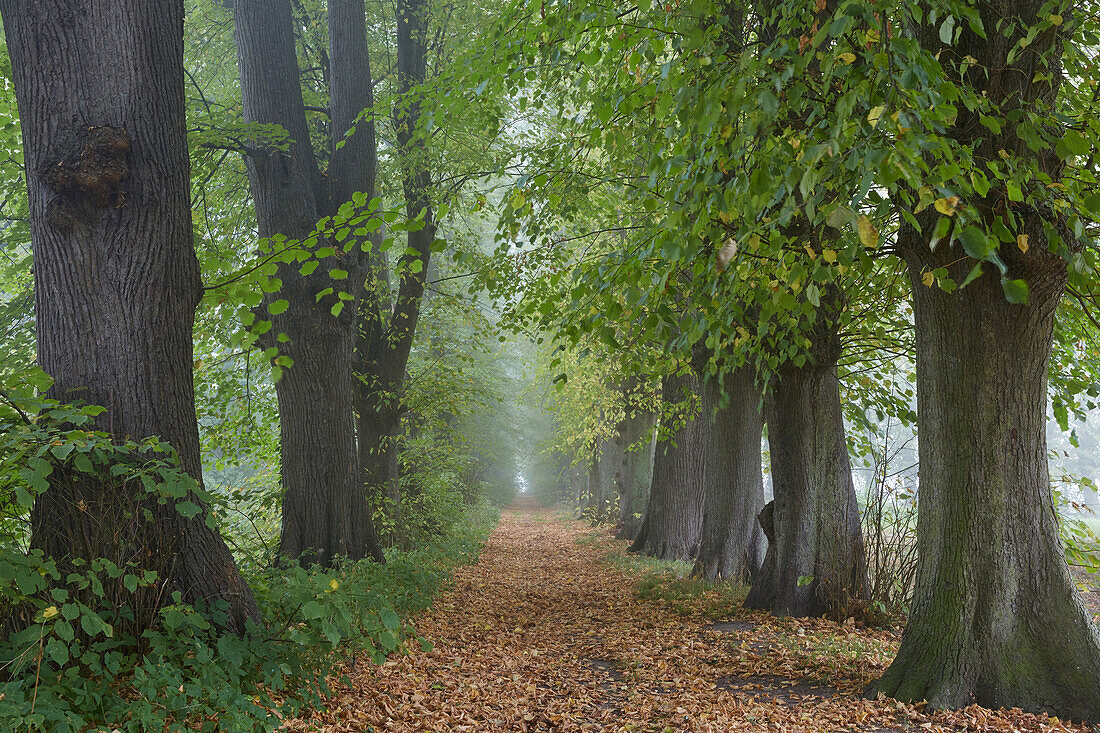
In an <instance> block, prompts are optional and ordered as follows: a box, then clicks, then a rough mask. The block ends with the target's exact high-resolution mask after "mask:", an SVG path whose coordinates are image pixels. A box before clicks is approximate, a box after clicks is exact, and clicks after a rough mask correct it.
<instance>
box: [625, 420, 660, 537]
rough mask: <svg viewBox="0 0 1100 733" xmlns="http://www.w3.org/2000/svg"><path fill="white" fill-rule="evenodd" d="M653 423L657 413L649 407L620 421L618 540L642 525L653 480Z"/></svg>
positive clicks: (634, 531) (631, 533) (632, 534)
mask: <svg viewBox="0 0 1100 733" xmlns="http://www.w3.org/2000/svg"><path fill="white" fill-rule="evenodd" d="M656 426H657V416H656V415H655V414H654V413H652V412H648V411H643V412H633V413H631V414H629V415H628V416H627V418H626V419H625V420H624V421H623V427H622V431H621V435H622V441H621V447H622V450H623V461H622V472H621V479H620V483H619V528H618V531H617V532H616V533H615V536H616V537H617V538H618V539H621V540H634V538H636V537H637V536H638V531H639V530H640V529H641V528H642V517H643V516H644V512H645V507H646V503H647V501H648V500H649V486H650V482H651V481H652V480H653V452H654V447H655V445H656V440H655V436H654V430H655V428H656ZM632 449H633V450H632Z"/></svg>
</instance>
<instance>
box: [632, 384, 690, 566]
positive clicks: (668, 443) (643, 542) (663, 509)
mask: <svg viewBox="0 0 1100 733" xmlns="http://www.w3.org/2000/svg"><path fill="white" fill-rule="evenodd" d="M698 382H699V380H698V379H697V378H696V377H695V375H694V374H693V373H687V374H676V375H672V376H669V377H665V379H664V383H663V386H662V390H661V391H662V394H663V395H664V399H665V400H666V401H669V402H673V403H677V402H679V403H685V402H687V401H689V400H691V399H692V398H693V396H694V395H696V394H698V392H699V384H698ZM706 423H707V421H706V420H705V419H704V418H703V417H702V416H701V415H700V414H699V411H698V409H697V408H696V407H695V406H694V405H693V406H692V407H691V408H689V409H688V410H687V412H686V415H683V416H680V417H679V419H678V424H677V427H676V428H675V429H674V430H673V432H672V435H671V436H670V437H669V438H668V439H667V440H665V441H664V442H661V443H659V444H658V445H657V448H656V451H655V455H654V459H653V485H652V486H651V488H650V491H649V500H648V502H647V503H646V511H645V519H644V520H642V527H641V529H640V530H639V531H638V536H637V537H636V538H635V540H634V543H633V544H632V545H631V546H630V551H631V552H641V553H644V554H646V555H652V556H654V557H658V558H661V559H663V560H690V559H692V558H694V557H695V553H696V552H697V550H698V549H699V536H700V530H701V528H702V522H703V486H704V475H703V471H704V468H703V465H704V461H705V460H706V450H707V433H706V430H707V424H706Z"/></svg>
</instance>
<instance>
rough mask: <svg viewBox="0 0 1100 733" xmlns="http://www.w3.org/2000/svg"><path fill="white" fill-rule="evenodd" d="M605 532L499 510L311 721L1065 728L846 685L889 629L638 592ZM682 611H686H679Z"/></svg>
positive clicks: (458, 725) (884, 657) (474, 726)
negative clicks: (473, 558)
mask: <svg viewBox="0 0 1100 733" xmlns="http://www.w3.org/2000/svg"><path fill="white" fill-rule="evenodd" d="M613 548H619V549H621V543H615V542H613V541H612V540H610V539H609V538H607V537H606V535H603V534H600V533H594V532H593V531H592V530H589V529H587V528H586V527H584V526H583V525H581V524H579V523H573V522H565V521H562V520H559V519H557V518H556V517H555V515H554V514H552V513H550V512H548V511H544V510H537V509H534V508H531V507H520V508H517V509H514V510H509V511H507V512H505V513H504V515H503V517H502V519H501V523H500V525H499V527H498V528H497V530H496V531H495V532H494V534H493V536H492V537H491V538H490V539H489V541H488V543H487V545H486V546H485V548H484V551H483V553H482V556H481V559H480V560H479V561H478V562H477V563H476V564H474V565H471V566H467V567H465V568H461V569H460V570H459V572H458V574H457V576H456V578H455V582H454V583H453V585H452V587H451V589H450V590H449V591H447V592H446V593H445V594H444V595H443V596H442V597H441V598H440V599H439V602H438V603H437V604H436V608H435V610H434V611H433V612H432V613H431V614H429V615H428V616H427V617H425V618H423V619H421V620H420V621H419V623H418V629H419V632H420V634H421V635H422V637H424V638H426V639H428V640H430V641H431V642H432V643H433V648H432V649H431V650H430V651H420V650H419V648H417V649H416V650H415V651H412V652H410V653H409V654H408V655H405V656H401V657H397V658H394V659H392V660H390V661H389V662H387V663H386V664H384V665H383V666H382V667H377V668H375V667H371V668H369V669H366V670H364V671H362V672H361V673H359V675H358V676H357V677H356V678H355V680H354V684H353V688H352V689H349V690H347V691H346V692H345V693H344V694H342V695H341V696H340V697H339V698H338V699H337V700H335V701H333V703H332V704H331V705H330V711H331V712H329V713H327V714H325V715H324V716H319V717H316V718H313V719H311V720H308V721H294V722H293V723H292V724H291V725H290V728H291V729H292V730H300V731H305V730H314V731H318V730H320V731H326V732H335V731H357V732H358V731H422V730H423V731H427V730H433V731H616V732H618V731H660V732H664V731H707V732H714V733H717V732H719V731H733V730H768V731H842V730H859V731H882V730H902V729H910V728H915V729H918V730H960V729H967V728H968V729H970V730H1034V731H1040V730H1043V731H1046V730H1066V728H1064V727H1062V726H1061V725H1060V724H1057V723H1055V722H1054V721H1048V720H1046V719H1045V717H1034V716H1028V715H1023V714H1020V713H1006V714H996V713H991V712H990V711H987V710H984V709H981V708H977V707H973V708H969V709H967V710H966V711H962V712H960V713H952V714H936V715H927V716H926V715H924V714H923V712H922V711H921V709H920V707H919V706H916V707H914V706H904V705H898V704H897V703H895V702H893V701H892V700H879V701H868V700H863V699H861V698H860V697H859V696H858V695H857V694H856V693H857V692H858V690H859V689H861V688H862V687H863V685H864V684H865V683H866V682H867V681H868V680H870V679H873V678H874V677H876V676H877V675H878V674H880V673H881V670H882V669H884V668H885V666H886V665H887V664H888V663H889V661H890V658H891V657H892V655H893V653H894V650H895V645H896V639H895V638H894V637H893V636H892V635H890V634H887V633H884V632H868V631H863V630H859V629H856V628H855V627H852V626H847V627H844V626H839V625H836V624H829V623H826V622H823V621H809V622H807V621H801V622H796V621H791V620H775V619H770V618H768V617H765V616H762V615H758V614H747V613H737V612H735V611H732V610H731V611H732V612H731V615H730V617H729V619H727V620H725V621H723V622H721V623H717V624H715V623H713V620H712V619H708V618H705V617H703V616H702V615H701V614H694V613H693V612H692V611H691V609H690V608H688V609H687V610H686V611H685V610H684V609H683V608H681V609H680V611H679V612H677V611H676V610H674V608H673V607H672V606H671V605H670V604H668V603H662V602H659V601H655V600H639V599H638V598H637V594H636V592H635V589H636V586H637V582H638V581H637V578H636V577H631V576H628V575H624V573H623V572H622V571H621V570H618V569H616V567H615V566H614V565H612V564H611V563H609V562H608V561H607V555H608V552H609V551H610V550H611V549H613ZM685 613H686V615H685Z"/></svg>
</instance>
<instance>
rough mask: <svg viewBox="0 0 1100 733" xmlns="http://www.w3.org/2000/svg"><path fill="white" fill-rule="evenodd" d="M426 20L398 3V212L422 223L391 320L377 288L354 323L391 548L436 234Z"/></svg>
mask: <svg viewBox="0 0 1100 733" xmlns="http://www.w3.org/2000/svg"><path fill="white" fill-rule="evenodd" d="M428 13H429V9H428V6H427V4H426V2H425V1H424V0H398V2H397V81H398V86H399V88H400V91H401V94H400V97H399V98H398V101H397V102H396V104H395V106H394V113H393V118H394V127H395V129H396V138H397V152H398V158H399V161H400V164H401V173H402V189H403V191H404V194H405V213H406V215H407V216H408V217H409V219H411V220H416V219H421V220H422V222H423V226H422V227H420V228H419V229H416V230H415V231H410V232H409V235H408V236H409V240H408V248H407V249H406V251H405V254H404V255H403V256H402V257H401V260H400V262H399V263H398V266H397V269H398V276H399V278H400V285H399V287H398V292H397V298H396V301H395V302H394V304H393V311H392V313H390V312H389V307H388V302H387V298H386V297H385V296H384V294H383V293H382V292H381V291H382V289H381V288H376V289H375V292H376V293H377V299H376V300H375V302H373V303H371V304H369V305H368V306H367V307H365V308H363V309H361V318H360V333H361V338H360V346H359V364H360V369H359V380H358V381H357V383H356V390H357V394H356V407H357V410H358V413H359V423H358V425H359V436H360V437H359V440H360V448H359V456H360V460H361V462H362V471H363V480H364V482H365V483H366V484H367V486H368V487H369V488H371V489H372V490H373V491H374V493H375V495H376V496H378V497H379V498H382V499H383V500H384V502H383V507H382V508H383V510H384V511H385V513H386V514H387V516H388V519H389V523H390V525H391V527H392V530H391V532H392V535H391V541H392V542H393V543H394V544H401V543H402V542H403V540H404V528H403V524H404V521H403V518H402V509H401V489H400V483H399V475H398V471H399V464H398V460H397V452H398V443H399V441H400V438H401V419H400V415H401V400H402V397H403V393H404V389H405V369H406V367H407V366H408V363H409V354H410V353H411V351H412V344H413V338H414V337H415V335H416V325H417V321H418V320H419V318H420V306H421V301H422V300H423V297H424V287H425V277H426V274H427V271H428V268H429V266H430V264H431V262H430V258H431V246H432V243H433V242H434V241H435V234H436V227H435V219H434V216H433V213H432V205H431V193H432V179H431V170H430V168H429V166H428V157H427V156H428V145H427V137H426V133H425V130H424V129H423V125H422V123H421V114H420V110H421V107H420V104H421V102H420V97H419V92H418V91H416V89H415V88H416V87H417V86H418V85H420V84H422V83H423V82H424V80H425V77H426V74H427V33H428Z"/></svg>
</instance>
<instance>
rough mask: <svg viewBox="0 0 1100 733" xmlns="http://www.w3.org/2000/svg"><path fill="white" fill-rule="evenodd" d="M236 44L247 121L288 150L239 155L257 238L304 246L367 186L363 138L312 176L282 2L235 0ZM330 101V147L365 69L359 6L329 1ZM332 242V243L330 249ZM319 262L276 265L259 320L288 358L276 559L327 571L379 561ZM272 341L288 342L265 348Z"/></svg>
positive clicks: (363, 96) (337, 319)
mask: <svg viewBox="0 0 1100 733" xmlns="http://www.w3.org/2000/svg"><path fill="white" fill-rule="evenodd" d="M235 18H236V41H237V55H238V61H239V64H240V75H241V97H242V101H243V103H244V116H245V119H246V120H248V121H255V122H261V123H269V124H271V123H273V124H278V125H281V126H282V127H283V128H284V129H285V130H286V131H287V133H288V134H289V136H290V138H291V144H290V148H289V150H288V151H285V152H284V151H279V150H277V149H274V148H267V149H261V150H254V151H251V152H250V154H249V155H248V156H247V157H246V164H247V167H248V173H249V181H250V184H251V188H252V196H253V200H254V202H255V207H256V219H257V222H258V224H259V234H260V236H261V237H272V236H275V235H278V234H281V235H284V236H286V237H289V238H292V239H298V240H304V239H306V238H307V237H309V236H310V235H311V234H312V232H313V231H314V229H315V227H316V224H317V222H318V220H319V219H320V218H321V217H322V216H325V215H331V214H334V213H335V208H336V207H337V206H338V205H339V204H341V203H343V202H344V201H346V200H347V199H346V198H344V197H345V196H346V197H350V194H351V193H352V192H354V191H356V190H362V188H363V187H362V185H361V181H362V180H373V176H374V172H373V164H374V162H373V158H374V156H373V144H374V143H373V141H365V140H363V139H361V138H360V132H359V131H357V134H355V135H353V136H352V137H351V139H350V140H349V141H348V143H347V144H346V145H345V146H344V147H343V148H341V150H339V151H337V150H335V145H333V152H332V161H331V164H330V171H329V172H330V176H329V177H328V179H327V181H326V179H324V178H323V177H322V176H321V172H320V169H319V168H318V165H317V160H316V156H315V153H314V150H313V147H312V144H311V142H310V137H309V128H308V127H307V124H306V117H305V106H304V103H303V100H302V91H301V86H300V84H299V70H298V62H297V54H296V51H295V45H294V36H293V32H292V27H293V26H292V15H291V8H290V3H289V0H270V1H269V0H239V2H237V3H236V14H235ZM330 36H331V43H332V48H331V50H332V53H333V55H332V57H331V59H330V62H331V71H330V78H331V80H332V89H331V97H332V100H331V106H332V112H333V133H334V140H339V139H342V138H343V137H344V133H345V132H346V130H347V129H348V126H349V125H350V124H351V121H352V120H353V119H354V116H355V115H357V114H358V112H359V111H360V110H362V109H363V107H364V106H365V105H366V104H367V101H368V97H369V88H370V86H369V85H370V78H369V71H368V72H366V73H364V69H363V68H362V63H363V62H362V59H363V58H364V57H365V54H366V31H365V21H364V17H363V6H362V2H361V0H360V1H359V2H354V1H353V0H343V1H335V2H332V3H331V4H330ZM334 244H337V243H334ZM355 244H356V243H354V242H353V244H352V246H351V247H350V249H349V250H348V251H346V252H344V253H343V255H342V256H341V257H340V260H339V267H340V268H341V269H343V270H346V271H347V272H348V277H347V279H346V281H344V282H346V284H347V285H346V289H347V290H348V291H349V292H350V293H351V295H353V296H355V297H356V298H358V297H361V295H362V293H361V284H362V283H363V281H364V279H365V277H366V273H367V269H368V257H367V255H365V254H364V253H363V252H362V249H361V248H360V247H358V246H355ZM329 269H331V266H328V263H322V266H321V267H318V268H317V269H316V270H315V271H314V272H313V273H312V274H310V275H302V274H301V272H300V266H299V264H298V263H284V264H281V265H280V266H279V270H278V273H277V276H278V277H279V279H280V280H281V281H282V288H281V289H280V290H279V292H277V293H275V294H273V295H271V296H269V298H268V301H271V300H274V299H285V300H287V301H288V302H289V303H290V306H289V308H287V310H286V311H285V312H284V313H282V314H280V315H275V316H268V315H266V312H265V313H263V314H262V316H261V317H263V318H265V319H268V320H271V321H272V324H273V327H272V329H271V330H270V332H269V334H270V341H269V342H268V343H267V344H265V345H277V346H278V347H279V350H280V353H281V354H284V355H286V356H289V357H290V358H291V359H293V366H292V367H291V368H289V369H287V370H286V371H285V373H284V375H283V377H282V379H280V380H279V381H278V382H277V383H276V385H275V389H276V394H277V396H278V401H279V420H280V428H281V451H282V454H281V466H282V480H283V488H284V498H283V526H282V533H281V537H280V547H279V552H280V554H281V555H282V556H283V557H284V558H286V559H289V560H300V561H301V562H303V563H319V564H321V565H323V566H330V565H331V564H332V563H333V562H334V561H335V559H336V558H337V557H338V556H346V557H350V558H354V559H358V558H362V557H373V558H375V559H376V560H382V553H381V549H380V547H379V544H378V540H377V536H376V535H375V532H374V528H373V524H372V522H371V515H370V506H369V503H368V502H367V500H366V496H365V493H364V491H363V487H362V486H361V484H360V482H359V479H360V477H359V474H358V457H357V454H356V445H355V430H354V426H355V422H354V415H353V411H352V409H353V408H352V375H351V368H352V360H353V353H354V346H355V315H354V314H355V311H356V303H355V302H354V301H353V302H350V303H348V304H347V305H348V306H349V307H345V308H344V309H343V311H341V312H340V314H339V315H338V316H333V315H332V307H333V305H334V303H335V302H336V300H335V299H334V296H331V295H330V296H327V297H322V298H320V299H318V298H317V294H318V293H320V292H321V291H323V290H325V289H326V288H330V287H333V286H334V285H340V283H335V282H334V281H333V280H332V278H331V277H330V276H329V275H328V271H329ZM276 334H286V335H287V336H288V337H289V341H287V342H285V343H277V342H275V341H274V338H273V337H274V336H275V335H276Z"/></svg>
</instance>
